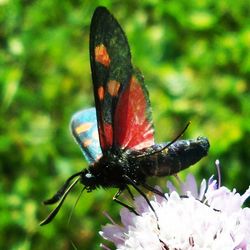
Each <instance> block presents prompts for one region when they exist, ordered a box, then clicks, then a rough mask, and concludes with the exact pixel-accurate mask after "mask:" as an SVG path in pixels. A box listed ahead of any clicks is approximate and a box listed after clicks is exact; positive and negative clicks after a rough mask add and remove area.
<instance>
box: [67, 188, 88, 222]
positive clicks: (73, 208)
mask: <svg viewBox="0 0 250 250" xmlns="http://www.w3.org/2000/svg"><path fill="white" fill-rule="evenodd" d="M84 189H86V187H83V188H82V190H81V192H80V194H79V195H78V197H77V199H76V201H75V204H74V206H73V207H72V209H71V211H70V215H69V219H68V225H69V223H70V221H71V218H72V214H73V211H74V210H75V207H76V205H77V203H78V201H79V200H80V197H81V195H82V193H83V191H84Z"/></svg>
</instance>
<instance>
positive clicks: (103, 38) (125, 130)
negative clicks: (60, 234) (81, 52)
mask: <svg viewBox="0 0 250 250" xmlns="http://www.w3.org/2000/svg"><path fill="white" fill-rule="evenodd" d="M89 47H90V65H91V72H92V81H93V90H94V99H95V107H92V108H89V109H84V110H81V111H79V112H77V113H76V114H74V115H73V117H72V120H71V125H70V127H71V131H72V134H73V136H74V138H75V140H76V142H77V143H78V144H79V146H80V148H81V150H82V152H83V154H84V156H85V158H86V160H87V161H88V163H89V167H88V168H86V169H83V170H81V171H80V172H78V173H76V174H74V175H72V176H71V177H70V178H69V179H68V180H67V181H66V182H65V184H64V185H63V186H62V187H61V188H60V189H59V191H58V192H57V193H56V194H55V195H54V196H53V197H52V198H51V199H49V200H47V201H45V202H44V203H45V204H54V203H57V202H59V203H58V206H57V207H56V208H55V209H54V210H53V211H52V212H51V213H50V214H49V216H48V217H47V218H46V219H45V220H43V221H42V222H41V225H45V224H47V223H49V222H50V221H51V220H52V219H53V218H54V217H55V216H56V214H57V213H58V211H59V209H60V207H61V206H62V204H63V202H64V200H65V198H66V196H67V195H68V193H69V192H70V190H71V189H72V187H73V186H74V185H75V184H76V183H78V182H80V183H81V184H82V185H83V186H84V189H85V190H86V191H87V192H91V191H93V190H95V189H97V188H109V187H115V188H117V189H118V191H117V193H116V194H115V195H114V198H113V200H114V201H116V202H118V203H119V204H121V205H123V206H125V207H127V208H128V209H130V210H132V211H133V208H132V207H131V206H129V205H128V204H125V203H124V202H122V201H121V200H119V196H120V195H121V193H122V192H123V191H124V190H128V192H129V193H130V194H131V195H132V193H131V191H130V189H129V187H131V186H132V187H134V188H135V189H136V190H137V191H138V192H139V193H140V194H142V195H143V196H144V197H145V199H147V197H146V195H145V194H144V192H142V191H141V189H140V187H143V188H145V189H147V190H150V191H153V192H155V193H157V194H159V195H161V193H160V192H159V191H157V190H156V189H154V188H153V187H151V186H150V185H148V184H147V178H148V177H150V176H168V175H173V174H176V173H178V172H179V171H181V170H183V169H185V168H188V167H189V166H191V165H193V164H195V163H196V162H198V161H199V160H200V159H201V158H203V157H204V156H206V155H207V153H208V150H209V141H208V139H207V138H205V137H198V138H197V139H190V140H179V137H180V135H181V134H182V133H180V135H179V136H178V137H177V138H175V139H174V140H173V141H171V142H168V143H162V144H156V143H155V139H154V126H153V120H152V110H151V105H150V100H149V94H148V90H147V88H146V86H145V84H144V79H143V76H142V73H141V72H140V71H139V70H138V69H136V68H135V67H134V66H133V65H132V63H131V54H130V48H129V44H128V41H127V38H126V35H125V33H124V31H123V30H122V28H121V26H120V25H119V23H118V22H117V20H116V19H115V18H114V17H113V15H112V14H110V12H109V11H108V10H107V9H106V8H105V7H98V8H96V10H95V12H94V14H93V17H92V21H91V26H90V46H89ZM183 132H184V131H183ZM147 201H148V200H147ZM148 203H149V201H148ZM149 205H150V203H149ZM134 212H136V211H134Z"/></svg>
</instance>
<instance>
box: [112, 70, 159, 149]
mask: <svg viewBox="0 0 250 250" xmlns="http://www.w3.org/2000/svg"><path fill="white" fill-rule="evenodd" d="M114 141H115V145H117V146H118V147H121V148H127V149H136V150H140V149H143V148H146V147H149V146H152V145H154V128H153V121H152V112H151V105H150V101H149V96H148V91H147V89H146V86H145V85H144V80H143V77H142V75H141V73H140V72H139V71H136V70H134V72H133V74H132V76H131V78H130V81H129V84H128V85H127V86H126V88H124V89H123V91H122V92H121V94H120V97H119V100H118V103H117V107H116V111H115V119H114Z"/></svg>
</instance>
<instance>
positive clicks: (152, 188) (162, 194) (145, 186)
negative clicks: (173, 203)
mask: <svg viewBox="0 0 250 250" xmlns="http://www.w3.org/2000/svg"><path fill="white" fill-rule="evenodd" d="M142 186H143V187H144V188H146V189H147V190H149V191H151V192H153V193H155V194H157V195H159V196H161V197H163V198H165V199H166V200H167V197H166V196H165V194H164V193H162V192H161V191H159V190H157V189H156V188H154V187H152V186H150V185H149V184H147V183H143V184H142Z"/></svg>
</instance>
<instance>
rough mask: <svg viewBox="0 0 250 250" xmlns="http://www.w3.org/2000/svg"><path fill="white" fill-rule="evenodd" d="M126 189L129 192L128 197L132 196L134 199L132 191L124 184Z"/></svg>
mask: <svg viewBox="0 0 250 250" xmlns="http://www.w3.org/2000/svg"><path fill="white" fill-rule="evenodd" d="M126 189H127V191H128V193H129V195H130V197H131V198H132V200H135V197H134V195H133V193H132V192H131V190H130V188H129V186H126Z"/></svg>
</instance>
